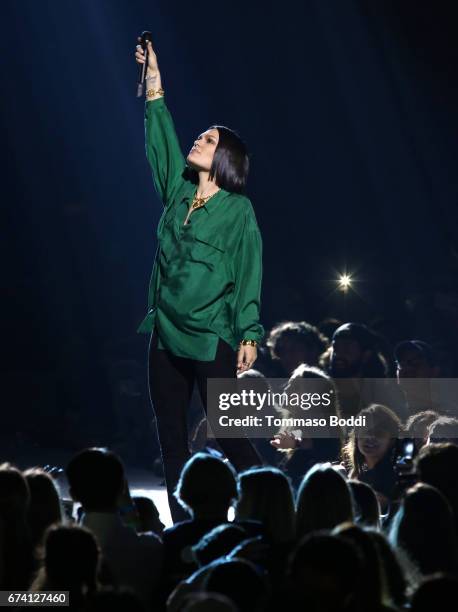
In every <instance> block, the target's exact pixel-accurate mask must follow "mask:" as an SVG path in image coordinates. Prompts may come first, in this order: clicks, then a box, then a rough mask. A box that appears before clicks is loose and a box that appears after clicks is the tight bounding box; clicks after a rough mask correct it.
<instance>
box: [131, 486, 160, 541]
mask: <svg viewBox="0 0 458 612" xmlns="http://www.w3.org/2000/svg"><path fill="white" fill-rule="evenodd" d="M132 501H133V502H134V505H135V509H136V511H137V515H138V524H137V532H138V533H146V532H148V531H152V532H153V533H155V534H156V535H158V536H161V534H162V532H163V531H164V529H165V525H164V523H163V522H162V521H161V519H160V516H159V510H158V509H157V506H156V504H155V503H154V502H153V500H152V499H151V498H149V497H138V496H135V497H133V498H132Z"/></svg>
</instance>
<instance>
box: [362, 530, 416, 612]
mask: <svg viewBox="0 0 458 612" xmlns="http://www.w3.org/2000/svg"><path fill="white" fill-rule="evenodd" d="M367 533H368V534H369V535H370V537H371V538H372V539H373V541H374V542H375V545H376V546H377V549H378V554H379V557H380V560H381V563H382V570H383V584H384V585H385V589H386V591H387V594H388V599H389V601H391V602H392V604H393V605H394V606H395V607H398V608H400V609H402V608H404V606H405V605H406V603H407V589H408V581H407V579H406V576H405V574H404V568H403V567H402V565H401V563H400V561H399V559H398V556H397V554H396V551H395V550H394V549H393V547H392V546H391V544H390V543H389V541H388V539H387V537H386V535H385V534H384V533H382V532H380V531H377V530H374V529H367Z"/></svg>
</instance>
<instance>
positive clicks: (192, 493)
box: [175, 453, 237, 513]
mask: <svg viewBox="0 0 458 612" xmlns="http://www.w3.org/2000/svg"><path fill="white" fill-rule="evenodd" d="M175 497H176V498H177V499H178V501H179V502H180V504H181V505H182V506H184V507H185V508H188V509H191V510H193V511H195V510H200V509H204V508H205V509H207V510H214V511H215V512H217V513H220V512H221V511H223V510H228V509H229V506H230V505H231V502H232V500H234V499H237V482H236V473H235V470H234V468H233V467H232V465H231V464H230V463H225V462H224V461H223V460H222V459H219V458H218V457H213V456H212V455H208V454H206V453H196V454H195V455H193V456H192V457H191V458H190V459H188V461H187V462H186V464H185V466H184V468H183V470H182V472H181V476H180V480H179V482H178V485H177V488H176V491H175Z"/></svg>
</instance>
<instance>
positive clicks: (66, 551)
mask: <svg viewBox="0 0 458 612" xmlns="http://www.w3.org/2000/svg"><path fill="white" fill-rule="evenodd" d="M39 556H40V557H41V567H40V569H39V571H38V574H37V576H36V578H35V580H34V582H33V584H32V586H31V589H30V590H31V591H32V592H37V591H38V592H39V591H69V599H70V606H71V609H74V610H78V609H80V608H81V607H82V606H83V604H84V602H85V600H86V598H87V597H89V596H90V595H92V594H93V593H94V592H95V591H96V590H97V588H98V583H97V573H98V569H99V557H100V552H99V548H98V546H97V542H96V540H95V537H94V535H93V534H92V532H90V531H89V530H88V529H86V528H84V527H79V526H77V525H68V526H65V525H53V526H51V527H49V528H48V530H47V531H46V534H45V536H44V543H43V546H42V549H41V550H40V551H39Z"/></svg>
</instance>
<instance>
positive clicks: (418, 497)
mask: <svg viewBox="0 0 458 612" xmlns="http://www.w3.org/2000/svg"><path fill="white" fill-rule="evenodd" d="M390 540H391V543H392V544H393V546H395V547H396V548H401V549H402V550H403V551H404V552H405V553H406V554H407V556H408V559H409V560H410V561H411V562H412V563H414V564H415V566H416V567H417V568H418V569H419V570H420V572H421V574H422V575H424V576H426V575H429V574H434V573H436V572H444V573H451V574H454V573H456V572H457V570H458V541H457V534H456V532H455V525H454V520H453V513H452V510H451V508H450V504H449V503H448V501H447V500H446V499H445V497H444V496H443V495H442V493H440V492H439V491H438V490H437V489H435V488H434V487H431V486H429V485H426V484H423V483H418V484H416V485H414V486H413V487H412V488H410V489H409V490H408V491H407V493H406V495H405V497H404V499H403V500H402V503H401V506H400V508H399V510H398V511H397V513H396V515H395V516H394V518H393V521H392V524H391V527H390Z"/></svg>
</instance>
